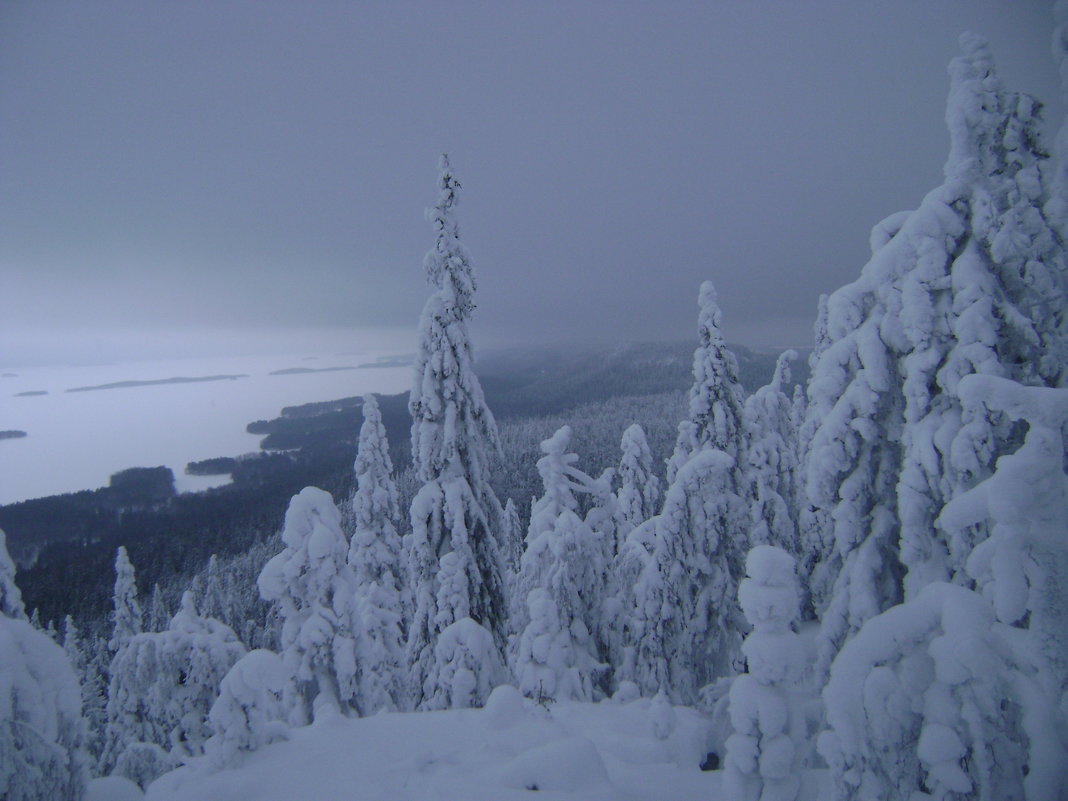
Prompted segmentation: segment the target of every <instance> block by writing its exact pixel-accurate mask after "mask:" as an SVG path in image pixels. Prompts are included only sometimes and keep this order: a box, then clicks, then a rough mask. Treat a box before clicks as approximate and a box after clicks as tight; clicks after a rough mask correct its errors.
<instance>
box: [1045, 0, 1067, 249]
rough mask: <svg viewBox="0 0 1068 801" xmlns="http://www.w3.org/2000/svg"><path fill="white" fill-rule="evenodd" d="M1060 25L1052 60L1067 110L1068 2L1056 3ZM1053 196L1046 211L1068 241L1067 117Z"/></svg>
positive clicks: (1053, 163)
mask: <svg viewBox="0 0 1068 801" xmlns="http://www.w3.org/2000/svg"><path fill="white" fill-rule="evenodd" d="M1053 16H1054V20H1055V21H1056V23H1057V26H1056V28H1054V30H1053V60H1054V61H1055V62H1056V63H1057V69H1058V71H1059V72H1060V76H1061V102H1062V105H1063V109H1062V110H1063V111H1068V0H1057V2H1055V3H1054V4H1053ZM1047 176H1048V179H1049V186H1050V196H1049V200H1047V201H1046V205H1045V207H1044V208H1043V211H1044V212H1045V214H1046V219H1048V220H1049V221H1050V224H1051V225H1053V227H1054V228H1056V229H1057V232H1058V233H1059V234H1060V235H1061V239H1062V240H1064V239H1068V117H1066V118H1065V121H1064V122H1062V123H1061V126H1060V128H1059V129H1058V131H1057V136H1056V138H1055V139H1054V141H1053V158H1052V159H1050V162H1049V165H1048V171H1047Z"/></svg>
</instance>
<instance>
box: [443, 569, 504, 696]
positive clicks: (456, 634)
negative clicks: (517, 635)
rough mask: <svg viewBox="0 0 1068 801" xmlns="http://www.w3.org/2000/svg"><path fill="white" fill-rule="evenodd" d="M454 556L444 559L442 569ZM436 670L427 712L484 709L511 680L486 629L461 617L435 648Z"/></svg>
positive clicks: (445, 632)
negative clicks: (490, 698) (497, 691)
mask: <svg viewBox="0 0 1068 801" xmlns="http://www.w3.org/2000/svg"><path fill="white" fill-rule="evenodd" d="M451 556H452V554H451V553H450V554H445V556H444V557H443V563H444V564H443V569H445V567H446V566H447V564H448V562H449V561H451V559H450V557H451ZM434 659H435V662H436V664H437V666H438V667H437V669H436V670H435V671H434V672H433V674H431V678H430V681H429V682H428V683H427V690H428V692H427V696H426V698H425V702H424V705H423V706H424V708H426V709H468V708H471V707H481V706H483V705H484V704H485V703H486V700H487V699H488V698H489V696H490V693H491V692H493V689H494V688H495V687H497V686H498V685H500V684H503V683H505V682H506V681H508V678H509V677H508V670H507V668H505V666H504V662H503V661H502V659H501V655H500V649H499V648H498V646H497V643H496V642H495V641H494V639H493V635H491V634H490V633H489V631H488V630H487V629H486V627H485V626H483V625H481V624H479V623H477V622H475V621H474V620H472V619H471V618H469V617H462V618H460V619H459V620H457V621H456V622H455V623H452V624H450V625H448V626H446V627H445V628H444V629H443V630H442V632H441V635H440V636H439V637H438V640H437V643H436V644H435V645H434Z"/></svg>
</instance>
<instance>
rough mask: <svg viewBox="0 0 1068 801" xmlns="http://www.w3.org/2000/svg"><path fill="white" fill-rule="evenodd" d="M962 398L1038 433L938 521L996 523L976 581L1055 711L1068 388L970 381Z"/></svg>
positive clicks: (1067, 676)
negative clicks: (1064, 432)
mask: <svg viewBox="0 0 1068 801" xmlns="http://www.w3.org/2000/svg"><path fill="white" fill-rule="evenodd" d="M960 394H961V397H962V399H963V400H964V401H965V404H966V405H967V406H975V405H978V404H982V405H983V406H985V407H986V408H988V409H990V410H993V411H999V412H1001V413H1003V414H1005V415H1006V417H1007V418H1008V419H1010V420H1023V421H1026V422H1027V425H1028V430H1027V435H1026V438H1025V439H1024V443H1023V445H1022V446H1021V447H1020V448H1019V449H1018V450H1017V451H1015V452H1014V453H1011V454H1008V455H1005V456H1002V457H1001V458H1000V459H998V463H997V469H996V470H995V472H994V474H993V475H992V476H991V477H990V478H988V479H986V480H985V481H983V482H981V483H980V484H978V485H977V486H976V487H974V488H973V489H971V490H969V491H967V492H965V493H963V494H961V495H959V496H957V497H956V498H954V499H953V500H952V501H951V502H950V503H949V504H947V505H946V507H945V508H944V509H943V511H942V514H941V516H940V517H939V519H938V523H939V525H940V526H941V527H942V528H943V529H946V530H949V531H954V530H961V529H963V528H966V527H968V526H973V525H975V524H976V523H980V522H983V523H986V524H987V527H986V530H987V531H988V532H989V537H988V538H987V539H986V540H984V541H983V542H981V543H978V544H977V545H976V546H975V548H974V550H973V551H972V553H971V556H970V557H969V559H968V563H967V566H966V567H967V571H968V574H969V576H970V577H971V578H972V579H974V581H975V583H976V586H977V588H978V589H979V591H980V592H981V593H982V594H983V595H984V597H986V598H987V600H988V601H989V602H990V603H991V605H992V606H993V609H994V613H995V615H996V617H997V619H998V621H999V623H1001V624H1004V625H1006V626H1012V627H1013V632H1012V642H1013V643H1014V646H1015V648H1016V651H1017V654H1018V659H1019V660H1020V661H1021V663H1025V664H1029V665H1030V667H1031V668H1032V669H1033V670H1034V671H1035V673H1036V675H1037V676H1038V678H1039V681H1040V683H1041V686H1042V689H1043V691H1044V692H1045V694H1046V696H1047V698H1048V699H1049V704H1050V705H1051V706H1055V705H1056V704H1057V703H1058V700H1057V699H1058V698H1061V699H1062V702H1068V636H1065V632H1064V620H1065V618H1066V616H1068V587H1066V586H1065V583H1064V577H1065V576H1068V476H1066V475H1065V472H1064V459H1065V453H1066V450H1065V439H1064V434H1063V431H1064V428H1065V425H1066V423H1068V390H1064V389H1050V388H1045V387H1024V386H1021V385H1020V384H1017V383H1015V382H1012V381H1008V380H1007V379H1004V378H996V377H993V376H967V377H965V378H964V379H962V380H961V382H960ZM1066 711H1068V707H1066ZM1062 746H1064V747H1066V748H1068V740H1065V741H1063V742H1062Z"/></svg>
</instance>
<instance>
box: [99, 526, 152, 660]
mask: <svg viewBox="0 0 1068 801" xmlns="http://www.w3.org/2000/svg"><path fill="white" fill-rule="evenodd" d="M112 604H113V606H112V618H111V619H112V623H113V627H112V633H111V639H110V640H109V641H108V648H110V649H111V652H112V653H113V654H116V655H117V654H118V652H119V651H121V650H122V649H123V647H124V646H125V645H126V643H128V642H129V641H130V640H131V639H132V638H133V637H134V636H135V635H137V634H140V633H141V632H142V631H143V630H144V623H143V617H142V613H141V604H140V603H139V602H138V600H137V577H136V575H135V573H134V567H133V565H132V564H131V563H130V557H129V556H127V554H126V547H125V546H123V545H120V546H119V549H118V551H117V552H116V554H115V591H114V593H113V594H112Z"/></svg>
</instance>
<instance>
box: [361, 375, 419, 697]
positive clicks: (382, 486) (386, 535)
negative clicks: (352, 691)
mask: <svg viewBox="0 0 1068 801" xmlns="http://www.w3.org/2000/svg"><path fill="white" fill-rule="evenodd" d="M355 472H356V491H355V493H353V496H352V517H353V521H354V523H355V531H354V532H353V534H352V539H351V540H350V542H349V554H348V562H349V566H350V567H351V568H352V574H353V579H354V583H355V588H356V605H357V608H358V610H359V617H360V621H361V629H360V636H359V638H358V643H357V654H358V661H359V663H360V679H359V682H358V684H359V694H358V706H359V709H360V712H361V714H364V715H366V714H370V713H372V712H376V711H378V710H379V709H383V708H385V709H397V708H403V706H404V704H405V696H406V692H407V688H406V687H405V686H404V684H405V682H404V681H403V677H402V675H401V666H402V664H403V661H404V649H403V640H404V628H403V627H404V606H405V605H404V603H403V595H402V592H403V589H404V574H403V569H402V565H401V550H402V549H401V539H400V535H399V534H397V528H396V525H395V521H396V519H397V516H398V506H397V486H396V484H394V483H393V463H392V462H391V461H390V458H389V443H388V442H387V440H386V430H385V427H384V426H383V425H382V415H381V413H380V412H379V410H378V403H377V401H376V400H375V398H374V396H373V395H367V396H366V397H364V399H363V426H362V427H361V428H360V442H359V448H358V450H357V453H356V464H355Z"/></svg>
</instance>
